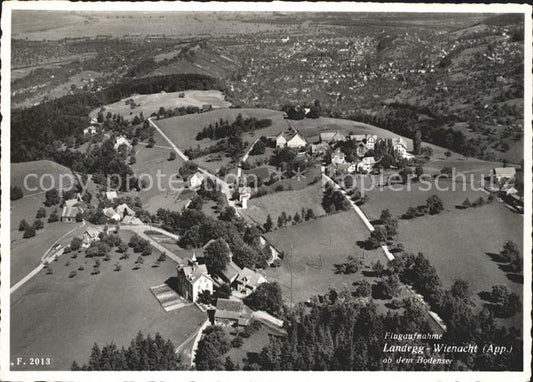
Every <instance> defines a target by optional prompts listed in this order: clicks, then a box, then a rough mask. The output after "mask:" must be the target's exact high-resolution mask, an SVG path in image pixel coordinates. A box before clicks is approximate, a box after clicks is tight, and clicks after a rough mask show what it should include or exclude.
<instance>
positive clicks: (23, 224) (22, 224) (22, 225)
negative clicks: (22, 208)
mask: <svg viewBox="0 0 533 382" xmlns="http://www.w3.org/2000/svg"><path fill="white" fill-rule="evenodd" d="M29 227H30V225H29V224H28V222H27V221H26V220H25V219H22V220H21V221H20V223H19V231H25V230H26V229H28V228H29Z"/></svg>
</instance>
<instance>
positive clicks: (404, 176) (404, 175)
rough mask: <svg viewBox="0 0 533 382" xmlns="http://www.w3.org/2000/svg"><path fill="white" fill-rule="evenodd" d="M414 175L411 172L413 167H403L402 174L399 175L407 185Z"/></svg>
mask: <svg viewBox="0 0 533 382" xmlns="http://www.w3.org/2000/svg"><path fill="white" fill-rule="evenodd" d="M412 173H413V170H411V167H408V166H403V167H402V168H401V169H400V172H399V173H398V174H399V175H400V177H401V178H402V183H403V184H407V182H408V181H409V177H410V176H411V174H412Z"/></svg>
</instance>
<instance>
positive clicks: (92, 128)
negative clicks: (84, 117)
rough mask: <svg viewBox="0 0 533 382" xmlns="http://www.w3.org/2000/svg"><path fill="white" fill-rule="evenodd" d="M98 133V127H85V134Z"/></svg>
mask: <svg viewBox="0 0 533 382" xmlns="http://www.w3.org/2000/svg"><path fill="white" fill-rule="evenodd" d="M96 133H97V130H96V127H95V126H89V127H86V128H85V129H83V135H86V136H87V135H90V136H93V135H95V134H96Z"/></svg>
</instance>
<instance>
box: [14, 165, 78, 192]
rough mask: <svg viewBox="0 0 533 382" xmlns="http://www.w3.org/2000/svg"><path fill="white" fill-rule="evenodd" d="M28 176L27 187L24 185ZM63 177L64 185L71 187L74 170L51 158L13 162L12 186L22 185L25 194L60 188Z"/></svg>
mask: <svg viewBox="0 0 533 382" xmlns="http://www.w3.org/2000/svg"><path fill="white" fill-rule="evenodd" d="M26 176H28V178H27V182H26V183H27V188H26V187H25V186H24V179H25V177H26ZM62 177H63V178H64V182H63V183H64V187H65V188H68V187H70V186H71V185H72V183H71V182H72V179H73V175H72V171H71V170H70V169H69V168H67V167H65V166H62V165H60V164H58V163H55V162H52V161H49V160H39V161H33V162H24V163H12V164H11V186H12V187H13V186H18V187H20V188H21V189H22V192H23V194H24V196H29V195H33V194H38V193H44V191H46V190H48V189H49V188H58V186H59V184H60V183H59V182H60V180H61V178H62ZM34 189H35V190H34Z"/></svg>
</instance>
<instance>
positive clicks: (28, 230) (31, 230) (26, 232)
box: [22, 227, 35, 239]
mask: <svg viewBox="0 0 533 382" xmlns="http://www.w3.org/2000/svg"><path fill="white" fill-rule="evenodd" d="M34 236H35V228H33V227H28V228H26V229H25V230H24V235H22V237H23V238H24V239H29V238H30V237H34Z"/></svg>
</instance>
